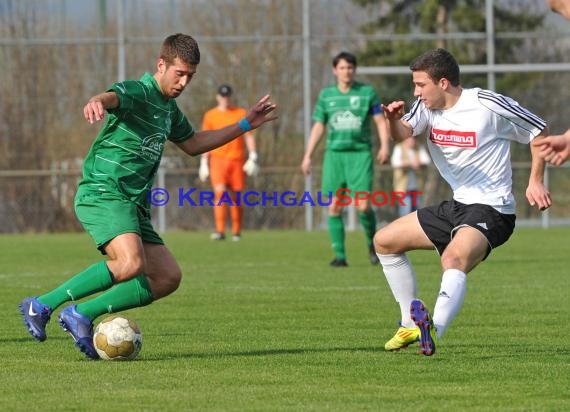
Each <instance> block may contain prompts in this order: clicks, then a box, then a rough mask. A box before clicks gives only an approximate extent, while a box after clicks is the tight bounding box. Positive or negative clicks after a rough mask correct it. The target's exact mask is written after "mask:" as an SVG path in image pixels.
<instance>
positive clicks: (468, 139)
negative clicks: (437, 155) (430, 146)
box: [429, 128, 477, 149]
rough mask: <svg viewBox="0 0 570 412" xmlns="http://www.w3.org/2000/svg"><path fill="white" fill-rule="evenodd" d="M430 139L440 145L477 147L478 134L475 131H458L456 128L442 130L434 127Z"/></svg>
mask: <svg viewBox="0 0 570 412" xmlns="http://www.w3.org/2000/svg"><path fill="white" fill-rule="evenodd" d="M429 139H430V140H431V141H432V142H433V143H434V144H436V145H438V146H452V147H464V148H472V149H474V148H476V147H477V135H476V134H475V132H458V131H456V130H441V129H436V128H433V129H431V133H430V136H429Z"/></svg>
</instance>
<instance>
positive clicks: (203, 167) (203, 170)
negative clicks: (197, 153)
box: [198, 157, 210, 182]
mask: <svg viewBox="0 0 570 412" xmlns="http://www.w3.org/2000/svg"><path fill="white" fill-rule="evenodd" d="M208 176H210V166H208V158H207V157H201V158H200V169H198V177H199V178H200V180H201V181H202V182H205V181H206V180H207V179H208Z"/></svg>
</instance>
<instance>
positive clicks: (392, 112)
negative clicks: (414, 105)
mask: <svg viewBox="0 0 570 412" xmlns="http://www.w3.org/2000/svg"><path fill="white" fill-rule="evenodd" d="M404 105H405V103H404V102H403V101H402V100H399V101H397V102H392V103H390V104H388V105H382V110H383V111H384V116H385V117H386V119H388V120H391V121H393V120H398V119H401V118H402V116H403V115H404V114H405V112H404Z"/></svg>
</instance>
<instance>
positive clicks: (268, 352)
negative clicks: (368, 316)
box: [141, 347, 384, 361]
mask: <svg viewBox="0 0 570 412" xmlns="http://www.w3.org/2000/svg"><path fill="white" fill-rule="evenodd" d="M332 352H384V349H383V348H381V347H356V348H355V347H351V348H344V347H339V348H319V349H317V348H290V349H287V348H283V349H260V350H251V351H239V352H231V351H229V352H223V351H216V352H201V353H198V352H191V353H190V352H178V353H167V354H157V355H148V354H147V355H146V356H145V357H144V359H141V360H145V361H163V360H166V359H185V358H187V359H209V358H223V357H256V356H282V355H303V354H311V353H332Z"/></svg>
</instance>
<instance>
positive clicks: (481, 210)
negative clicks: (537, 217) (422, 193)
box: [418, 200, 516, 258]
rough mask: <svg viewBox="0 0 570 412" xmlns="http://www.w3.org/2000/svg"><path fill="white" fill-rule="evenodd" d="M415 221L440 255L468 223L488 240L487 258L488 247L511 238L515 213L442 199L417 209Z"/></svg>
mask: <svg viewBox="0 0 570 412" xmlns="http://www.w3.org/2000/svg"><path fill="white" fill-rule="evenodd" d="M418 220H419V222H420V226H421V227H422V229H423V231H424V232H425V234H426V235H427V237H428V239H429V240H430V241H431V242H432V243H433V244H434V246H435V248H436V249H437V252H438V253H439V254H440V255H441V254H443V251H444V250H445V248H446V247H447V245H449V242H451V239H452V238H453V236H454V234H455V232H456V231H457V230H458V229H459V228H461V227H464V226H469V227H472V228H474V229H477V230H478V231H479V232H481V233H482V234H483V236H485V237H486V238H487V242H488V243H489V247H488V248H487V253H486V254H485V258H487V256H488V255H489V253H491V250H492V249H494V248H496V247H499V246H500V245H502V244H503V243H505V242H506V241H507V240H508V239H509V237H511V235H512V234H513V230H514V229H515V220H516V216H515V215H514V214H512V215H506V214H504V213H500V212H498V211H497V210H495V209H494V208H493V207H491V206H489V205H483V204H480V203H474V204H471V205H466V204H463V203H459V202H457V201H455V200H446V201H444V202H441V203H440V204H439V205H435V206H429V207H424V208H422V209H419V210H418Z"/></svg>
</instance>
